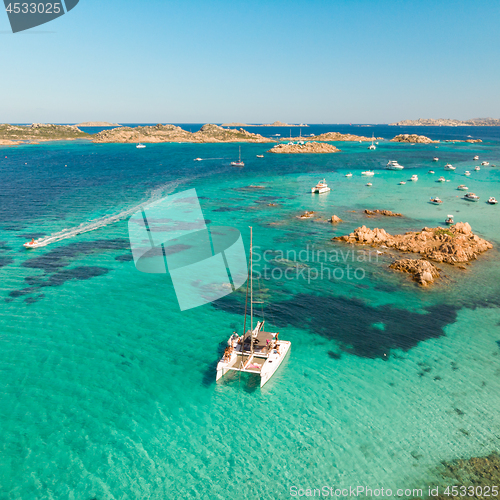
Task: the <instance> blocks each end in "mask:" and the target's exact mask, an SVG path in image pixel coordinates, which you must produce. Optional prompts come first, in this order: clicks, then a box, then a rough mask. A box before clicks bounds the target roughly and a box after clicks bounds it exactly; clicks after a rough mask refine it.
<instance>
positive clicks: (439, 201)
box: [429, 196, 443, 205]
mask: <svg viewBox="0 0 500 500" xmlns="http://www.w3.org/2000/svg"><path fill="white" fill-rule="evenodd" d="M429 201H430V202H431V203H433V204H434V205H441V204H442V203H443V200H440V199H439V198H438V197H437V196H436V197H435V198H431V199H430V200H429Z"/></svg>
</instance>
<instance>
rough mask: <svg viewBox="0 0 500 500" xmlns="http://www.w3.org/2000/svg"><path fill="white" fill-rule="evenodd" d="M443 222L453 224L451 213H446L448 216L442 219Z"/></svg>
mask: <svg viewBox="0 0 500 500" xmlns="http://www.w3.org/2000/svg"><path fill="white" fill-rule="evenodd" d="M444 223H445V224H448V225H450V224H455V221H454V220H453V215H448V218H447V219H446V220H445V221H444Z"/></svg>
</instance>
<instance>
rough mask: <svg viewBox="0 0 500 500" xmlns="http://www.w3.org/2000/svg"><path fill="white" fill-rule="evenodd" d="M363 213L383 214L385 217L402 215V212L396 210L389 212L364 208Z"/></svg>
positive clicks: (370, 214) (369, 214)
mask: <svg viewBox="0 0 500 500" xmlns="http://www.w3.org/2000/svg"><path fill="white" fill-rule="evenodd" d="M365 214H366V215H368V216H372V215H384V216H385V217H403V214H400V213H397V212H391V211H390V210H368V209H366V210H365Z"/></svg>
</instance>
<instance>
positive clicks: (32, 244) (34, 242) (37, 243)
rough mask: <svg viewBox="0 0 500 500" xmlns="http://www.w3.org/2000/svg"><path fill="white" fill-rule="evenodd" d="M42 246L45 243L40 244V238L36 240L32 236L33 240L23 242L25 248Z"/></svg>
mask: <svg viewBox="0 0 500 500" xmlns="http://www.w3.org/2000/svg"><path fill="white" fill-rule="evenodd" d="M41 246H44V245H42V244H40V239H37V240H35V239H34V238H31V241H27V242H26V243H24V244H23V247H24V248H39V247H41Z"/></svg>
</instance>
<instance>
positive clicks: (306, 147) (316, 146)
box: [267, 142, 340, 154]
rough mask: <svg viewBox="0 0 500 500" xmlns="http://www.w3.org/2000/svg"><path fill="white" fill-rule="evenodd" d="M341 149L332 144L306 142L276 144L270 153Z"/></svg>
mask: <svg viewBox="0 0 500 500" xmlns="http://www.w3.org/2000/svg"><path fill="white" fill-rule="evenodd" d="M339 151H340V149H338V148H336V147H335V146H332V145H331V144H324V143H321V142H306V143H305V144H276V146H274V147H273V148H272V149H270V150H269V151H267V152H268V153H287V154H297V153H338V152H339Z"/></svg>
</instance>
